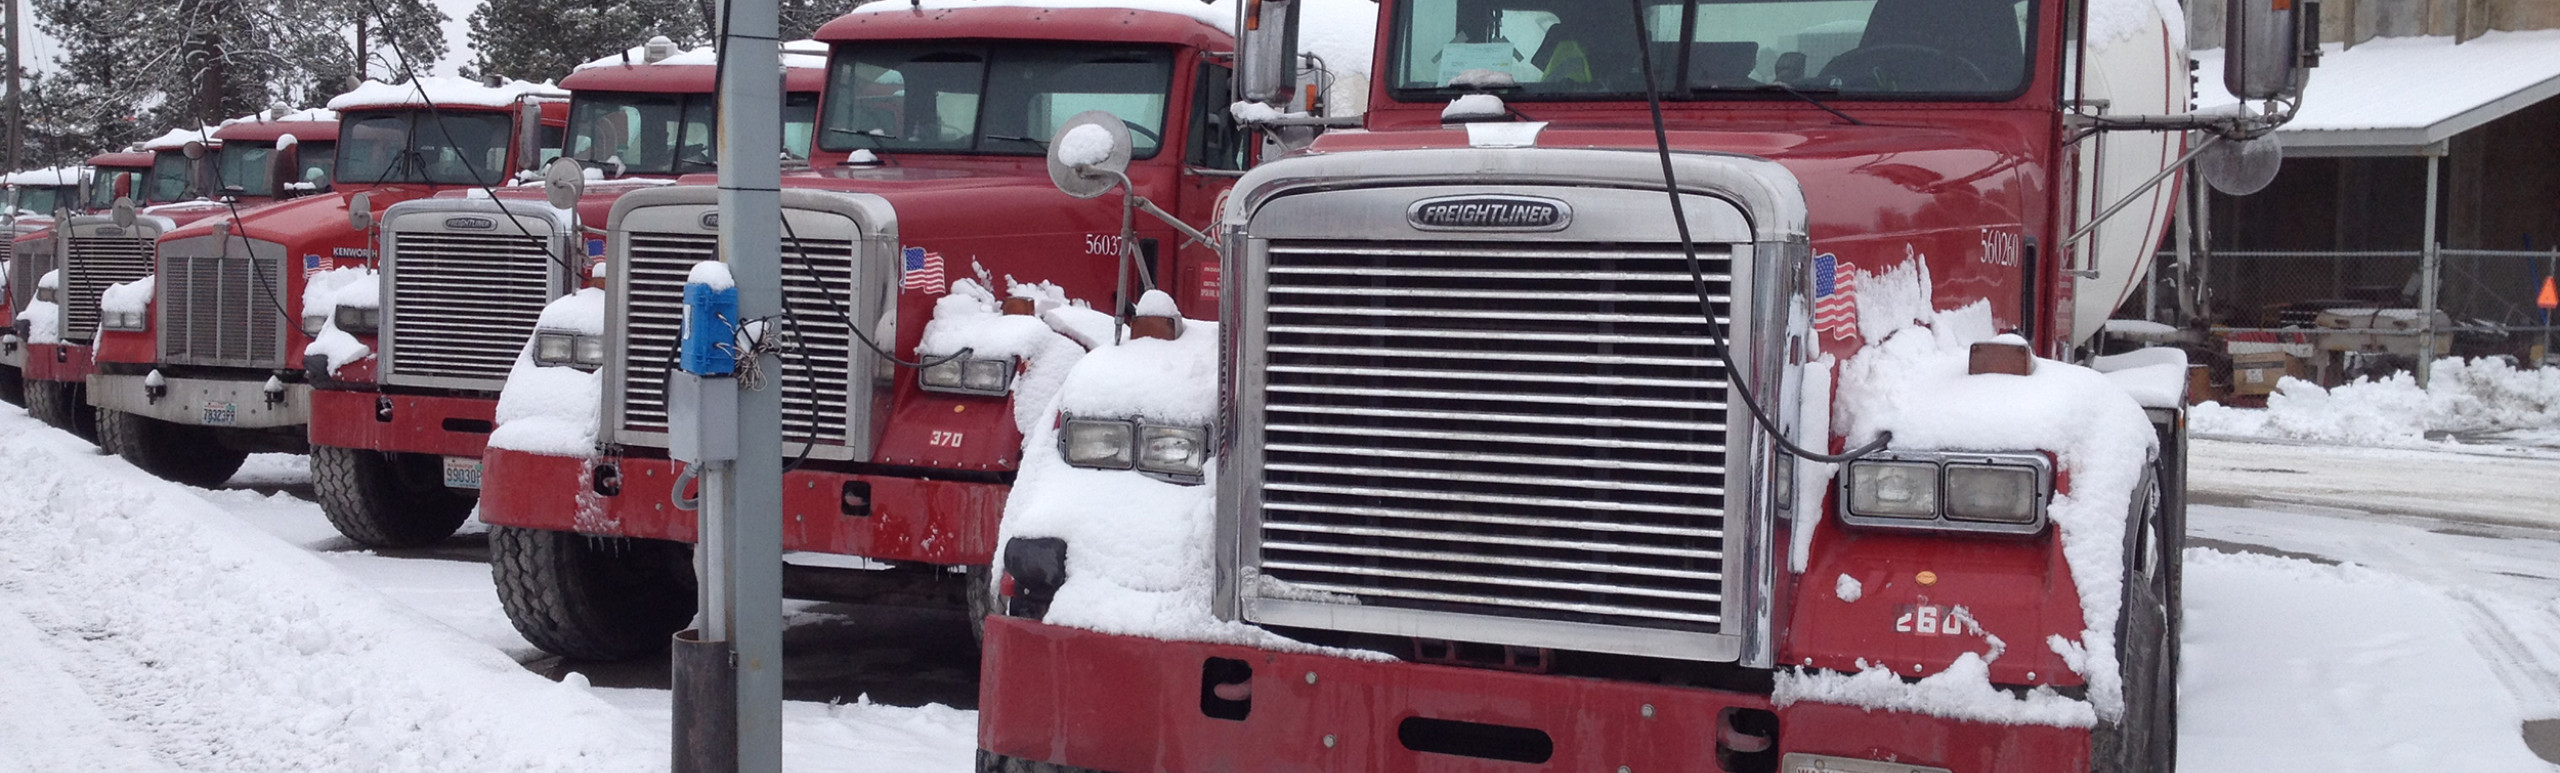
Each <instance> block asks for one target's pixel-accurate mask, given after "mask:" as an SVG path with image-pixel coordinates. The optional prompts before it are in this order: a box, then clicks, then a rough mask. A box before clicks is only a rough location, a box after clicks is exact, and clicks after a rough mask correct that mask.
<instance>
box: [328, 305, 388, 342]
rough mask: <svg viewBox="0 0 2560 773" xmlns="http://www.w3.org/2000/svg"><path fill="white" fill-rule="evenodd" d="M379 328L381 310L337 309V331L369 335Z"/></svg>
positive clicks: (343, 307)
mask: <svg viewBox="0 0 2560 773" xmlns="http://www.w3.org/2000/svg"><path fill="white" fill-rule="evenodd" d="M381 328H382V310H381V309H359V308H356V307H354V306H340V307H338V329H339V330H344V331H347V332H349V333H355V334H359V335H371V334H372V333H373V332H374V331H376V330H379V329H381Z"/></svg>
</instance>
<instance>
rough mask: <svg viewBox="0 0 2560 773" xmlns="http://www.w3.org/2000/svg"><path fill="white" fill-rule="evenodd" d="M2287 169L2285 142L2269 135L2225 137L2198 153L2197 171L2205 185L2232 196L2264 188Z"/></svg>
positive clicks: (2247, 193)
mask: <svg viewBox="0 0 2560 773" xmlns="http://www.w3.org/2000/svg"><path fill="white" fill-rule="evenodd" d="M2283 168H2284V145H2283V144H2282V143H2279V142H2277V141H2276V138H2275V135H2272V134H2269V135H2266V136H2262V137H2259V138H2257V139H2254V140H2223V141H2221V142H2217V143H2214V144H2213V147H2209V148H2205V149H2204V152H2202V153H2198V154H2196V173H2197V174H2201V175H2204V181H2205V184H2207V185H2211V186H2213V189H2214V190H2217V191H2221V192H2222V193H2223V194H2224V195H2229V196H2247V195H2249V194H2252V193H2257V192H2258V191H2261V190H2265V189H2266V187H2267V184H2268V183H2271V182H2275V180H2276V172H2277V171H2278V170H2281V169H2283Z"/></svg>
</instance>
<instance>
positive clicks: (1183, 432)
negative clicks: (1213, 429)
mask: <svg viewBox="0 0 2560 773" xmlns="http://www.w3.org/2000/svg"><path fill="white" fill-rule="evenodd" d="M1208 460H1209V432H1208V431H1207V430H1203V429H1200V428H1197V427H1159V426H1156V425H1153V424H1148V425H1145V426H1141V427H1139V428H1138V469H1139V470H1142V471H1145V472H1151V473H1157V474H1161V475H1170V476H1174V477H1177V478H1183V479H1186V480H1198V479H1199V478H1200V465H1201V464H1202V463H1203V462H1207V461H1208Z"/></svg>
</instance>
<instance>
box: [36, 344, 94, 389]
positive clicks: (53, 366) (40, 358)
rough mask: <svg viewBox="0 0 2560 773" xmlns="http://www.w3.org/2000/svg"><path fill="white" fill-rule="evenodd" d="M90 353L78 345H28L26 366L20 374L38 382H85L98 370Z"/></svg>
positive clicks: (87, 348) (84, 347)
mask: <svg viewBox="0 0 2560 773" xmlns="http://www.w3.org/2000/svg"><path fill="white" fill-rule="evenodd" d="M91 351H92V350H91V349H90V348H89V347H87V346H81V345H78V344H28V345H27V364H26V367H25V368H23V369H21V374H22V375H23V376H24V377H26V378H31V379H35V380H38V381H69V382H72V383H75V384H76V383H81V382H85V381H87V380H89V374H91V373H95V372H97V370H98V365H97V363H96V362H95V361H94V360H92V359H91V358H90V354H91Z"/></svg>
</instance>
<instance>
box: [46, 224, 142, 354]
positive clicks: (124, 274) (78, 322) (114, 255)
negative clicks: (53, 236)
mask: <svg viewBox="0 0 2560 773" xmlns="http://www.w3.org/2000/svg"><path fill="white" fill-rule="evenodd" d="M69 252H70V255H71V257H70V260H69V261H68V262H69V263H70V265H69V266H66V267H65V268H64V270H63V272H62V274H63V277H62V280H63V281H62V298H63V304H62V321H63V328H62V340H65V341H91V340H95V339H94V338H93V336H95V335H96V333H97V330H98V296H100V295H103V294H105V293H106V291H107V288H108V287H111V286H114V285H118V284H123V283H125V282H131V281H135V280H138V279H141V278H143V277H146V276H150V275H151V240H150V239H146V238H138V237H132V236H78V235H74V236H72V237H71V244H70V250H69Z"/></svg>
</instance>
